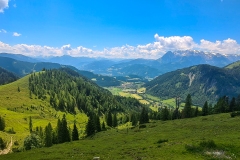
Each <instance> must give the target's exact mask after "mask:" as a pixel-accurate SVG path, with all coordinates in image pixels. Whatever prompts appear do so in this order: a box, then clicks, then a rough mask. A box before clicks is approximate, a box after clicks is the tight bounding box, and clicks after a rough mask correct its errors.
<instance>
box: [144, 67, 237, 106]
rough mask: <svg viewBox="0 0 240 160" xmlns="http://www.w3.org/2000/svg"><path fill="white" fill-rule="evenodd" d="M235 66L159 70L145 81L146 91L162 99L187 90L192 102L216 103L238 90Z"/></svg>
mask: <svg viewBox="0 0 240 160" xmlns="http://www.w3.org/2000/svg"><path fill="white" fill-rule="evenodd" d="M239 82H240V76H239V69H238V68H233V69H224V68H218V67H214V66H210V65H198V66H192V67H188V68H184V69H179V70H176V71H173V72H169V73H166V74H163V75H161V76H159V77H157V78H155V79H154V80H152V81H150V82H148V83H146V84H145V87H146V89H147V91H146V92H147V93H149V94H152V95H154V96H158V97H161V98H164V99H169V98H174V97H176V96H180V97H181V99H182V100H184V99H185V97H186V95H187V94H191V96H192V100H193V103H194V104H196V105H200V106H203V103H204V102H205V101H209V102H211V103H216V101H217V100H218V98H220V97H222V96H224V95H227V96H230V97H236V96H237V95H238V94H240V83H239Z"/></svg>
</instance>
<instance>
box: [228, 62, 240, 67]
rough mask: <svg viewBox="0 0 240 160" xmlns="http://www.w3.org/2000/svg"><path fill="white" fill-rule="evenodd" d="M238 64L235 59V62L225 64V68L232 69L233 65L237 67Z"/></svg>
mask: <svg viewBox="0 0 240 160" xmlns="http://www.w3.org/2000/svg"><path fill="white" fill-rule="evenodd" d="M239 65H240V61H237V62H235V63H232V64H230V65H228V66H226V67H225V68H228V69H233V68H234V67H237V66H239Z"/></svg>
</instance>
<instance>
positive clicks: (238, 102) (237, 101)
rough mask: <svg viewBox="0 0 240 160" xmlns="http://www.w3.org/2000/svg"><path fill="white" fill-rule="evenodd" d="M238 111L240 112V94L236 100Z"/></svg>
mask: <svg viewBox="0 0 240 160" xmlns="http://www.w3.org/2000/svg"><path fill="white" fill-rule="evenodd" d="M236 110H237V111H240V94H239V95H238V96H237V98H236Z"/></svg>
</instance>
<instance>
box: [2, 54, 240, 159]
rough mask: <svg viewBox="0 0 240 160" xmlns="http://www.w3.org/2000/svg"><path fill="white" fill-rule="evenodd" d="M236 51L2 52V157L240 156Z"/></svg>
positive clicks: (239, 83) (239, 77)
mask: <svg viewBox="0 0 240 160" xmlns="http://www.w3.org/2000/svg"><path fill="white" fill-rule="evenodd" d="M239 60H240V56H239V55H230V54H226V55H223V54H219V53H213V52H204V51H197V50H184V51H183V50H179V51H168V52H167V53H165V54H164V55H163V56H162V57H161V58H159V59H124V60H123V59H106V58H102V57H100V58H89V57H71V56H67V55H64V56H61V57H27V56H24V55H20V54H11V53H0V154H1V155H0V159H32V158H33V157H32V156H33V155H34V159H100V158H101V159H138V160H140V159H189V160H190V159H239V158H240V141H239V140H240V137H239V132H240V128H239V120H240V74H239V73H240V61H239Z"/></svg>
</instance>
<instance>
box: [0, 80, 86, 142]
mask: <svg viewBox="0 0 240 160" xmlns="http://www.w3.org/2000/svg"><path fill="white" fill-rule="evenodd" d="M28 79H29V76H26V77H23V78H21V79H19V80H18V81H15V82H13V83H10V84H7V85H3V86H0V116H2V117H3V118H4V119H5V122H6V128H5V132H1V131H0V137H3V138H4V139H5V140H7V141H9V140H10V137H13V140H14V141H15V140H17V141H19V142H20V143H21V142H22V141H23V139H24V137H26V136H27V135H28V134H29V117H30V116H31V117H32V121H33V128H35V127H37V126H42V127H43V128H44V127H45V126H46V125H47V124H48V123H49V122H51V124H52V125H53V127H55V126H56V123H57V119H58V118H62V115H63V114H64V113H63V112H60V111H56V110H55V109H53V108H52V107H51V106H50V104H49V97H47V99H46V100H41V99H38V98H37V97H36V96H35V95H33V94H32V98H30V92H29V89H28ZM65 114H66V113H65ZM66 117H67V120H68V123H69V124H70V126H71V124H72V123H73V121H74V120H77V123H78V127H79V128H80V127H81V128H84V127H85V122H86V121H87V116H86V115H85V114H83V113H80V112H77V114H76V115H75V116H74V115H72V114H67V115H66ZM12 129H13V130H14V131H15V132H16V133H15V134H10V133H9V132H8V131H9V130H12Z"/></svg>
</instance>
